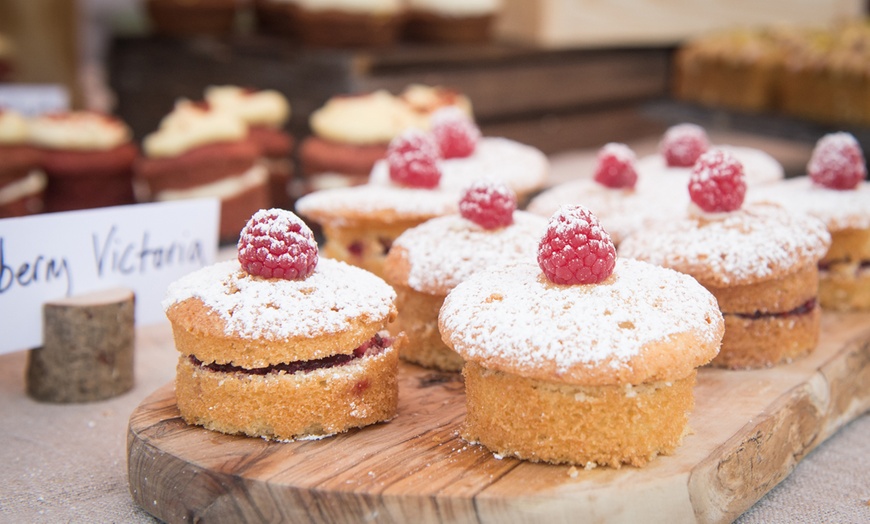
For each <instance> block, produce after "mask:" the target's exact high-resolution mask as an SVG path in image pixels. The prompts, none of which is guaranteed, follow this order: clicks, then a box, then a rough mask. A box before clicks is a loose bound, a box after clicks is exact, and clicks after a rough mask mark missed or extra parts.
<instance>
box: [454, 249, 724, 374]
mask: <svg viewBox="0 0 870 524" xmlns="http://www.w3.org/2000/svg"><path fill="white" fill-rule="evenodd" d="M716 318H719V320H718V321H716V320H715V319H716ZM440 325H441V330H442V333H445V332H449V333H450V337H451V341H452V342H453V347H454V349H455V350H456V351H458V352H459V353H460V354H461V355H462V356H463V357H465V358H466V359H467V360H473V361H476V362H478V363H480V364H481V365H483V366H484V367H486V368H488V369H497V370H501V371H505V372H508V373H521V374H522V375H523V376H530V377H536V378H543V379H550V380H553V379H556V380H558V378H559V377H560V376H567V375H570V376H571V378H572V379H573V380H574V381H575V382H574V383H578V384H582V383H584V378H585V381H586V382H588V383H591V384H594V383H614V382H616V383H619V380H618V379H619V378H620V372H621V371H623V370H624V371H625V373H624V375H625V376H631V377H632V378H633V379H634V380H637V381H638V382H641V381H643V380H644V379H649V378H651V377H650V375H652V374H654V373H655V372H656V370H654V369H653V370H647V371H642V370H641V371H635V372H634V374H632V372H631V371H628V370H629V368H631V367H632V366H633V365H635V364H637V365H638V366H641V367H642V366H643V364H640V363H639V362H646V363H647V364H649V363H650V362H652V361H655V360H659V359H665V360H666V361H667V362H669V364H668V365H669V366H670V365H674V363H675V362H681V361H683V360H684V359H685V360H692V361H693V362H692V364H693V365H700V364H699V362H700V363H704V362H706V361H707V360H709V358H710V357H709V355H704V356H705V357H706V360H703V359H701V358H698V359H695V358H694V357H695V355H691V354H690V353H691V352H692V351H696V350H697V348H698V346H702V345H703V346H708V347H709V346H710V345H711V344H713V343H717V341H718V338H719V337H721V331H718V330H720V329H721V314H720V312H719V308H718V305H717V304H716V300H715V299H714V298H713V297H712V295H710V293H709V292H707V291H706V290H705V289H704V288H703V287H702V286H700V285H699V284H698V283H697V282H696V281H695V280H694V279H693V278H691V277H689V276H688V275H684V274H681V273H678V272H676V271H672V270H669V269H665V268H660V267H656V266H653V265H651V264H647V263H645V262H641V261H637V260H630V259H618V260H617V263H616V268H615V270H614V272H613V274H612V275H611V276H610V277H609V278H608V279H606V280H604V281H603V282H601V283H600V284H596V285H573V286H560V285H555V284H552V283H551V282H550V281H549V280H547V278H546V277H545V276H544V275H543V273H542V272H541V269H540V267H539V266H538V264H537V263H536V261H530V262H528V263H516V264H511V265H505V266H499V267H497V268H493V269H492V270H489V271H481V272H478V273H475V274H474V275H473V276H471V277H470V278H469V279H467V280H466V281H464V282H462V283H461V284H459V285H458V286H457V287H456V288H455V289H454V290H453V291H451V292H450V294H448V295H447V298H446V300H445V301H444V306H443V307H442V309H441V316H440ZM688 339H691V341H689V340H688ZM681 352H685V354H680V353H681ZM652 354H655V356H652ZM694 360H698V361H699V362H694ZM701 360H703V361H701ZM596 367H604V368H606V369H605V370H604V371H603V376H602V370H600V369H598V370H595V368H596ZM614 377H617V378H616V379H615V378H614Z"/></svg>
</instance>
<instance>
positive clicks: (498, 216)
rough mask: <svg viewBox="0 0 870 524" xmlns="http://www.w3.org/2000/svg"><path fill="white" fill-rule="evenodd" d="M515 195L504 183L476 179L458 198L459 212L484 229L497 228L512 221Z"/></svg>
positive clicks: (515, 206) (515, 202)
mask: <svg viewBox="0 0 870 524" xmlns="http://www.w3.org/2000/svg"><path fill="white" fill-rule="evenodd" d="M516 208H517V195H516V194H515V193H514V192H513V191H511V189H510V188H509V187H507V186H506V185H505V184H502V183H497V182H492V181H489V180H477V181H475V182H472V184H471V185H470V186H469V187H468V188H467V189H466V190H465V192H464V193H463V194H462V198H461V199H460V200H459V214H460V215H462V216H463V217H465V218H467V219H468V220H471V221H472V222H474V223H475V224H477V225H479V226H480V227H482V228H484V229H497V228H500V227H505V226H509V225H511V224H513V223H514V210H515V209H516Z"/></svg>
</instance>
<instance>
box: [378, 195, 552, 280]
mask: <svg viewBox="0 0 870 524" xmlns="http://www.w3.org/2000/svg"><path fill="white" fill-rule="evenodd" d="M546 228H547V221H546V219H544V218H543V217H540V216H537V215H532V214H530V213H525V212H523V211H516V212H514V223H513V224H511V225H510V226H507V227H503V228H499V229H489V230H488V229H484V228H482V227H480V226H478V225H476V224H475V223H473V222H471V221H470V220H467V219H464V218H462V217H460V216H458V215H449V216H444V217H440V218H433V219H432V220H429V221H427V222H424V223H423V224H421V225H419V226H417V227H414V228H412V229H409V230H407V231H405V232H404V233H402V234H401V235H399V237H398V238H397V239H396V241H395V242H394V243H393V246H394V247H395V246H401V247H403V248H404V249H405V250H406V251H407V253H408V262H409V265H410V271H409V274H408V286H409V287H411V288H412V289H415V290H417V291H419V292H421V293H431V294H440V293H444V292H445V291H448V290H450V289H453V288H454V287H456V285H457V284H459V283H460V282H462V281H463V280H465V279H467V278H468V277H469V276H470V275H472V274H473V273H475V272H476V271H480V270H483V269H486V268H489V267H490V266H493V265H495V264H502V263H509V262H513V261H516V260H528V261H534V260H535V256H536V253H537V250H538V242H539V241H540V240H541V236H542V235H543V234H544V230H546Z"/></svg>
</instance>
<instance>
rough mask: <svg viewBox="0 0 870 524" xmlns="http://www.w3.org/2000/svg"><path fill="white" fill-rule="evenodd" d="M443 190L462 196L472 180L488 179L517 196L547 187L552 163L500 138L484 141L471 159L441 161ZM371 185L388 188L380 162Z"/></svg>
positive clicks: (534, 151) (385, 167) (385, 169)
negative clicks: (546, 183)
mask: <svg viewBox="0 0 870 524" xmlns="http://www.w3.org/2000/svg"><path fill="white" fill-rule="evenodd" d="M438 167H439V169H440V170H441V182H440V184H439V187H440V189H442V190H444V191H452V192H456V193H459V192H460V191H462V190H463V189H465V188H466V187H467V186H468V184H470V183H471V181H473V180H478V179H481V178H488V179H491V180H493V181H497V182H503V183H504V184H506V185H507V186H508V187H509V188H511V189H512V190H514V191H515V192H516V193H517V194H518V195H523V194H527V193H529V192H531V191H534V190H536V189H539V188H540V187H541V186H543V185H544V182H545V181H546V179H547V175H548V173H549V169H550V163H549V160H547V157H546V156H545V155H544V153H542V152H541V151H540V150H539V149H536V148H534V147H532V146H528V145H525V144H521V143H519V142H516V141H513V140H510V139H507V138H498V137H483V138H481V139H480V140H479V141H478V142H477V147H476V148H475V150H474V153H472V154H471V156H468V157H464V158H448V159H442V160H439V161H438ZM370 183H371V184H379V185H383V184H389V183H391V182H390V170H389V166H388V165H387V162H386V161H383V160H379V161H378V162H377V163H375V166H374V168H372V172H371V176H370Z"/></svg>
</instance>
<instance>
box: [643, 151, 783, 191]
mask: <svg viewBox="0 0 870 524" xmlns="http://www.w3.org/2000/svg"><path fill="white" fill-rule="evenodd" d="M712 147H715V148H716V149H719V150H721V151H726V152H728V153H731V154H732V155H734V156H735V157H736V158H737V160H739V161H740V163H741V164H743V172H744V174H745V175H746V184H747V185H748V186H757V185H764V184H769V183H772V182H777V181H779V180H782V179H783V178H784V177H785V170H784V169H783V167H782V164H780V163H779V161H777V160H776V159H775V158H773V157H772V156H770V155H769V154H767V153H766V152H764V151H762V150H760V149H756V148H751V147H743V146H732V145H725V144H723V145H714V146H712ZM691 171H692V168H691V166H690V167H676V166H668V165H667V162H666V161H665V158H664V156H662V155H661V154H653V155H647V156H645V157H643V158H641V159H640V160H638V161H637V174H638V184H643V183H644V182H646V183H650V184H655V183H657V182H658V181H659V180H661V178H662V176H677V177H682V178H683V179H684V180H685V181H684V182H683V184H684V185H685V184H688V181H689V175H690V173H691Z"/></svg>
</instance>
